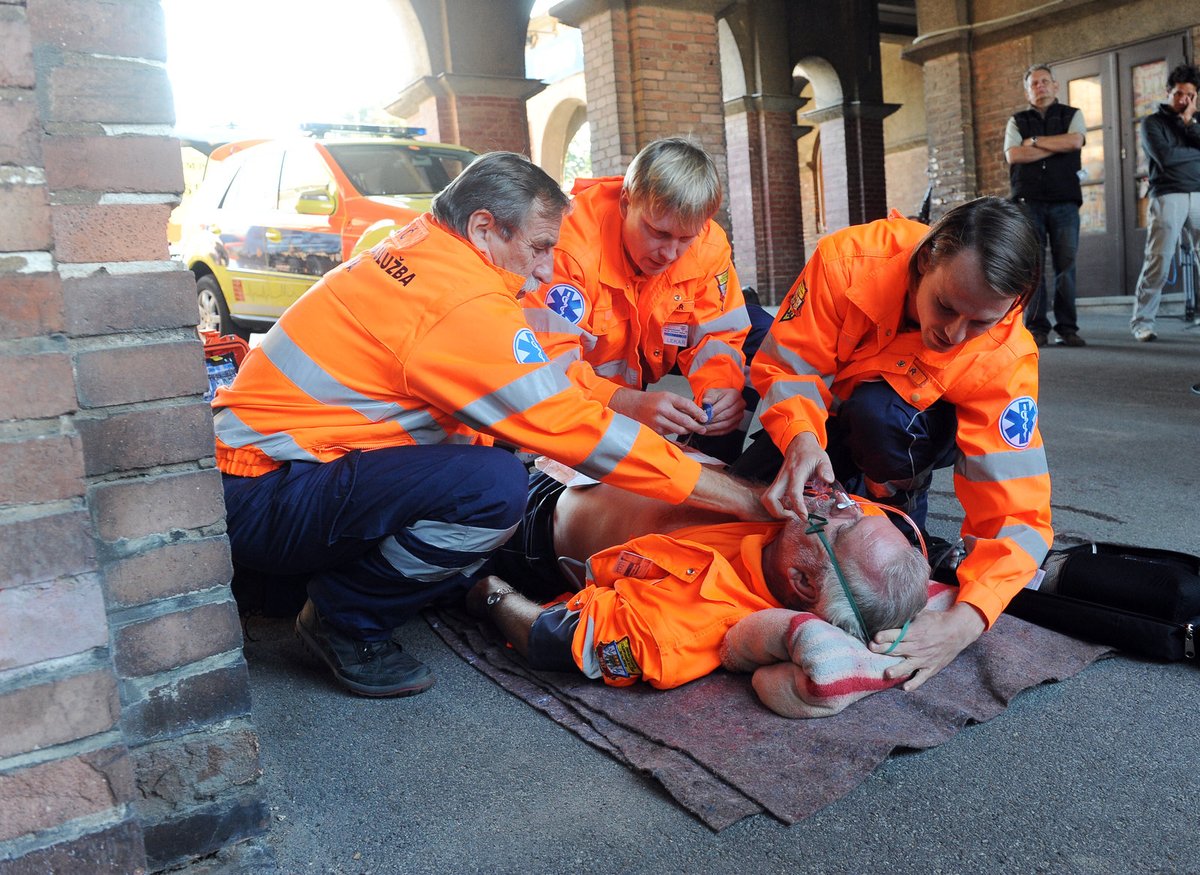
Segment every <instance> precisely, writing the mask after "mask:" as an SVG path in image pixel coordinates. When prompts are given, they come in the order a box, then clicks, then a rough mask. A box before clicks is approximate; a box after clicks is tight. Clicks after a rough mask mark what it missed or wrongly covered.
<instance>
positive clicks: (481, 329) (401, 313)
mask: <svg viewBox="0 0 1200 875" xmlns="http://www.w3.org/2000/svg"><path fill="white" fill-rule="evenodd" d="M523 282H524V278H523V277H520V276H517V275H515V274H512V273H509V272H507V271H504V270H501V269H500V268H498V267H496V266H495V265H493V264H491V262H489V261H488V260H487V259H486V258H485V257H484V256H483V255H482V254H481V253H480V252H479V251H478V250H477V249H475V247H473V246H471V245H470V244H469V243H467V242H466V241H465V240H463V239H462V238H461V237H458V236H457V235H455V234H453V233H450V232H449V231H447V230H445V229H444V228H442V227H441V226H439V225H438V224H437V223H436V222H435V221H434V220H433V218H432V216H429V215H425V216H422V217H420V218H418V219H416V220H415V221H413V222H412V223H411V224H409V225H408V226H406V227H405V228H404V229H402V230H401V231H399V232H397V233H395V234H393V235H392V236H391V237H389V238H388V239H387V240H385V241H384V242H383V243H380V244H379V245H378V246H376V247H375V248H373V249H371V250H370V251H369V252H365V253H363V254H362V255H360V256H358V257H357V258H355V259H352V260H351V261H349V262H347V263H346V264H344V265H342V266H340V267H338V268H337V269H335V270H334V271H332V272H330V273H328V274H326V275H325V277H324V278H322V279H321V280H320V281H319V282H318V283H317V284H316V285H314V286H313V287H312V288H311V289H309V291H308V292H306V293H305V294H304V295H303V297H301V298H300V300H298V301H297V302H296V303H295V304H293V305H292V306H291V307H290V308H288V310H287V311H286V312H285V313H284V314H283V317H282V318H281V319H280V320H279V322H278V323H277V324H276V325H275V326H274V327H273V328H272V329H271V331H270V332H268V334H267V336H266V338H265V339H264V340H263V343H262V345H261V346H259V347H258V348H257V349H254V350H252V351H251V353H250V355H249V356H248V357H247V358H246V360H245V362H244V363H243V365H242V367H241V370H240V371H239V373H238V375H237V378H236V379H235V380H234V383H233V385H232V386H230V387H227V388H223V389H221V390H220V391H218V392H217V395H216V397H215V398H214V399H213V408H214V410H215V416H214V424H215V427H216V432H217V465H218V466H219V467H220V469H221V470H222V471H224V472H225V473H228V474H236V475H242V476H257V475H259V474H263V473H265V472H267V471H270V470H273V469H275V468H277V467H279V466H280V465H281V464H283V463H284V462H287V461H291V460H303V461H329V460H331V459H335V458H337V457H339V456H341V455H342V454H344V453H346V452H349V451H351V450H355V449H359V450H371V449H375V448H379V447H394V446H400V445H409V444H439V443H447V442H449V443H463V444H470V443H490V438H492V437H495V438H500V439H502V440H505V441H508V442H510V443H512V444H515V445H517V446H521V447H527V448H529V449H532V450H535V451H537V452H540V453H545V454H546V455H548V456H550V457H552V458H554V459H557V460H559V461H560V462H562V463H564V464H566V465H569V466H571V467H573V468H576V469H578V470H580V471H582V472H584V473H586V474H588V475H589V476H591V477H594V478H596V479H599V480H604V481H606V482H609V483H612V484H614V485H616V486H621V487H623V488H626V489H630V490H632V491H635V492H640V493H644V494H649V495H654V496H657V497H661V498H663V499H665V500H667V501H672V502H676V503H678V502H680V501H682V500H683V499H684V498H686V497H687V496H688V495H689V494H690V493H691V491H692V489H693V488H694V487H695V484H696V481H697V480H698V479H699V476H700V468H699V465H698V464H697V463H696V462H695V461H693V460H691V459H688V458H686V457H685V456H683V454H682V453H681V452H680V451H679V450H678V449H677V448H676V447H674V446H672V445H671V444H670V443H668V442H667V441H665V440H663V439H662V438H661V437H659V436H658V435H656V434H655V433H654V432H652V431H651V430H650V429H648V428H645V427H644V426H641V425H639V424H638V423H636V422H634V421H633V420H631V419H628V418H626V417H624V416H621V415H619V414H616V413H614V412H613V411H610V410H607V409H605V408H604V407H602V406H601V405H600V404H598V403H596V402H595V401H590V400H588V399H587V398H585V397H584V396H583V393H582V392H581V391H580V389H579V388H578V387H577V386H576V385H574V384H573V383H571V382H570V381H569V380H568V379H567V377H566V375H565V374H564V373H563V371H562V369H561V368H559V367H556V366H554V365H551V364H549V363H548V362H547V359H546V355H545V353H544V352H543V350H542V349H541V347H540V346H539V345H538V342H537V338H536V337H535V336H534V334H533V332H532V331H531V330H530V328H529V326H528V325H527V324H526V322H525V318H524V311H523V310H522V309H521V307H520V305H519V304H518V303H517V301H516V293H517V292H518V291H519V290H520V288H521V285H522V284H523Z"/></svg>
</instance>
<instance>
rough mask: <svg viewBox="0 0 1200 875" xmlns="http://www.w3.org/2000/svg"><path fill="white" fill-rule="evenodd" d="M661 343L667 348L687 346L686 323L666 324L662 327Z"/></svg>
mask: <svg viewBox="0 0 1200 875" xmlns="http://www.w3.org/2000/svg"><path fill="white" fill-rule="evenodd" d="M663 343H665V344H666V345H667V346H687V343H688V325H687V323H686V322H668V323H667V324H666V325H664V326H663Z"/></svg>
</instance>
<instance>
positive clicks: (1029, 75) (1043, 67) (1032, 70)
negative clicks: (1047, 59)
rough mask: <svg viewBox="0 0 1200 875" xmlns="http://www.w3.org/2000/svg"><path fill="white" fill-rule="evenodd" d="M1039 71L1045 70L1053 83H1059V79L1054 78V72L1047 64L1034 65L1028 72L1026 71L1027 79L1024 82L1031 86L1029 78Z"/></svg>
mask: <svg viewBox="0 0 1200 875" xmlns="http://www.w3.org/2000/svg"><path fill="white" fill-rule="evenodd" d="M1038 70H1045V71H1046V72H1047V73H1049V74H1050V81H1051V82H1057V81H1058V80H1057V79H1055V78H1054V71H1053V70H1051V69H1050V67H1049V66H1047V65H1046V64H1034V65H1032V66H1031V67H1030V68H1029V69H1028V70H1026V71H1025V78H1024V79H1023V80H1022V81H1023V82H1024V83H1025V85H1026V86H1028V85H1029V78H1030V77H1031V76H1032V75H1033V74H1034V73H1036V72H1037V71H1038Z"/></svg>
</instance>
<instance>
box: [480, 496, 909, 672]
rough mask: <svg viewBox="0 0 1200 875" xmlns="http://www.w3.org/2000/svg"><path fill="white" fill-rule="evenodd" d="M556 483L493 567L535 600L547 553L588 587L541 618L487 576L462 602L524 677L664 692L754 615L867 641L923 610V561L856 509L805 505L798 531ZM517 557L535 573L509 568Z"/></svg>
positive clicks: (549, 573)
mask: <svg viewBox="0 0 1200 875" xmlns="http://www.w3.org/2000/svg"><path fill="white" fill-rule="evenodd" d="M556 487H557V484H554V483H552V482H550V480H549V478H546V477H545V476H544V475H541V476H536V477H535V478H533V481H532V482H531V489H530V495H531V500H530V504H529V509H528V511H527V514H526V517H525V520H524V523H523V526H524V529H525V531H523V532H521V533H519V534H518V536H517V537H516V538H514V541H515V542H516V543H515V544H513V542H510V546H511V547H512V549H509V550H508V551H506V552H505V553H504V555H503V557H502V559H501V561H500V563H499V565H498V567H497V569H496V570H500V571H502V573H505V574H506V575H507V576H509V577H510V578H511V579H512V581H513V582H514V583H516V584H518V585H522V584H523V583H525V584H527V585H528V586H529V588H528V590H527V591H529V592H531V593H533V594H535V596H542V595H544V594H545V593H546V592H547V591H549V590H553V589H554V587H555V583H556V582H555V579H554V574H555V573H556V571H555V569H554V567H553V566H552V565H551V564H550V563H549V561H548V557H549V556H551V555H553V556H554V557H556V558H557V557H563V558H564V559H565V560H566V561H567V563H570V562H584V561H586V563H587V565H586V567H587V575H586V582H585V585H584V586H583V587H582V588H581V589H579V591H578V592H575V593H574V594H573V595H571V596H570V597H569V598H568V599H567V600H566V601H565V602H563V601H560V602H559V603H558V604H555V605H553V606H551V607H548V608H543V607H542V605H540V604H539V603H538V602H536V601H533V600H532V599H530V598H528V597H527V596H525V595H523V594H522V593H520V592H518V591H516V590H515V589H514V588H513V587H512V586H510V585H509V583H508V582H506V581H505V580H504V579H502V578H501V577H500V576H498V575H496V574H492V575H488V576H487V577H484V578H483V579H481V580H480V581H479V582H478V583H477V584H476V585H475V586H474V588H473V589H472V590H471V591H470V593H469V594H468V596H467V605H468V609H470V610H471V611H472V612H473V613H475V614H477V615H480V616H486V617H488V619H490V620H491V622H492V623H494V624H495V625H496V627H497V628H498V629H499V630H500V632H502V633H503V634H504V635H505V637H506V638H507V639H508V640H509V641H510V642H511V643H512V645H513V647H514V648H515V649H516V650H517V652H518V653H520V654H521V655H523V656H525V657H526V658H527V659H528V660H529V663H530V665H531V666H532V667H534V668H538V669H545V670H553V671H572V670H576V669H578V670H580V671H582V672H583V673H584V674H585V675H587V676H588V677H591V678H603V679H604V681H605V682H606V683H609V684H612V685H616V686H625V685H628V684H632V683H634V682H635V681H637V680H639V679H640V680H645V681H646V682H648V683H650V684H651V685H652V686H655V687H659V688H661V689H669V688H671V687H676V686H679V685H681V684H684V683H687V682H688V681H691V680H694V679H696V678H699V677H703V676H704V675H706V674H708V673H710V672H711V671H713V670H714V669H715V668H717V667H718V666H719V665H720V664H721V657H720V649H721V643H722V641H723V640H724V638H725V633H726V631H727V630H728V629H729V628H730V627H731V626H733V625H734V624H735V623H737V622H738V621H739V620H741V619H743V618H744V617H746V616H748V615H750V614H752V613H754V612H756V611H762V610H766V609H769V608H789V609H791V610H794V611H811V612H813V613H816V614H818V615H819V616H821V617H822V618H824V619H825V620H827V621H828V622H829V623H831V624H833V625H836V626H838V627H840V628H842V629H844V630H845V631H846V632H847V633H849V634H851V635H853V636H854V637H856V638H858V639H859V640H862V641H866V640H869V639H870V637H871V636H873V635H874V634H875V633H876V632H877V631H878V630H880V629H892V628H900V627H901V626H903V625H904V624H905V623H906V622H907V621H908V620H910V619H912V618H913V617H914V616H916V614H917V613H918V612H920V610H921V609H922V608H923V607H924V606H925V601H926V591H927V590H926V586H927V583H928V579H929V566H928V564H927V563H926V562H925V560H924V559H923V558H922V556H921V554H920V553H919V552H917V551H916V550H915V549H914V548H912V547H911V546H910V545H909V543H908V541H907V540H906V539H905V537H904V535H903V534H901V532H900V530H899V529H897V528H896V527H895V526H894V525H893V524H892V523H891V522H890V521H889V520H888V518H887V517H886V516H884V515H883V513H882V512H881V511H878V510H876V509H874V508H871V507H865V506H863V505H860V504H858V503H856V502H850V501H839V500H838V499H837V498H836V497H830V498H828V499H826V500H824V501H821V500H818V499H814V500H813V501H812V502H810V503H809V507H810V509H812V508H814V505H815V509H813V510H812V514H811V516H810V518H809V520H808V521H806V522H802V521H799V520H789V521H787V522H769V523H742V522H731V521H730V518H729V517H728V516H725V515H721V514H719V513H716V512H712V511H695V512H693V511H686V510H683V509H681V508H679V507H675V506H672V505H668V504H666V503H665V502H661V501H656V500H654V499H649V498H645V497H641V496H637V495H634V494H632V493H628V492H623V491H621V490H619V489H613V488H612V487H609V486H606V485H603V484H601V485H598V486H595V487H590V488H586V489H564V488H561V487H557V488H556ZM839 504H841V505H843V506H840V507H839V506H838V505H839ZM521 551H528V554H529V555H528V558H529V559H530V560H531V564H533V565H534V566H535V567H536V568H537V571H533V572H530V571H528V566H526V570H524V571H523V570H522V566H521V565H520V563H519V562H513V561H512V560H513V559H514V558H517V557H516V556H515V553H517V552H521ZM558 583H559V584H561V589H566V588H568V583H567V581H566V580H565V579H559V581H558ZM523 588H525V586H523Z"/></svg>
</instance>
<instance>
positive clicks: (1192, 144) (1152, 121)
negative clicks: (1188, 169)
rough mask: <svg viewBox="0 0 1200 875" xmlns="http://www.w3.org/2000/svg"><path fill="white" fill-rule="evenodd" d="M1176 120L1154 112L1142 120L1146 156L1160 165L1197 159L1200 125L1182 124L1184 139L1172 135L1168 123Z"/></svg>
mask: <svg viewBox="0 0 1200 875" xmlns="http://www.w3.org/2000/svg"><path fill="white" fill-rule="evenodd" d="M1173 123H1174V122H1173V121H1171V120H1168V119H1166V118H1164V117H1163V115H1162V113H1154V114H1153V115H1151V116H1149V117H1148V118H1147V119H1146V120H1145V121H1143V122H1142V134H1141V136H1142V149H1143V150H1144V151H1145V152H1146V157H1147V158H1149V159H1150V160H1151V161H1154V162H1155V163H1156V164H1158V165H1159V166H1160V167H1173V166H1174V165H1176V164H1181V163H1184V162H1186V161H1195V160H1196V149H1200V126H1197V125H1191V126H1189V128H1190V129H1189V128H1185V127H1183V126H1182V125H1181V126H1180V133H1181V135H1182V137H1183V139H1182V141H1181V140H1180V139H1179V138H1178V137H1173V136H1171V132H1170V131H1169V130H1167V125H1168V124H1173Z"/></svg>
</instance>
